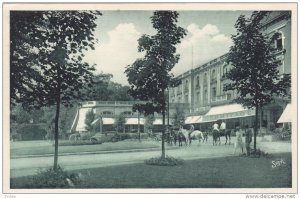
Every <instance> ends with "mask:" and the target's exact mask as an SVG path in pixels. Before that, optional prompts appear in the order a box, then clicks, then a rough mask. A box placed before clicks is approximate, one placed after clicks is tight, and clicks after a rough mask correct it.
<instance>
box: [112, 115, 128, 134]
mask: <svg viewBox="0 0 300 199" xmlns="http://www.w3.org/2000/svg"><path fill="white" fill-rule="evenodd" d="M125 123H126V119H125V116H124V115H123V114H120V115H119V116H118V117H117V118H116V120H115V123H114V127H115V128H116V130H117V132H118V133H119V132H120V131H123V132H124V131H125Z"/></svg>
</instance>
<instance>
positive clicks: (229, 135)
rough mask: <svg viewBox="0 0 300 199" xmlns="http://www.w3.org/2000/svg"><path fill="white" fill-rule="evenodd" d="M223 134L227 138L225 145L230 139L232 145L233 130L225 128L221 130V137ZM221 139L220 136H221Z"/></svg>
mask: <svg viewBox="0 0 300 199" xmlns="http://www.w3.org/2000/svg"><path fill="white" fill-rule="evenodd" d="M221 136H225V138H226V142H225V145H226V144H227V141H228V140H229V143H228V144H229V145H230V141H231V130H230V129H225V130H220V137H221ZM219 139H220V138H219Z"/></svg>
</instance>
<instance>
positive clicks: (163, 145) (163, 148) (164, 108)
mask: <svg viewBox="0 0 300 199" xmlns="http://www.w3.org/2000/svg"><path fill="white" fill-rule="evenodd" d="M163 99H164V100H163V102H164V105H163V109H162V116H163V131H162V138H161V157H162V158H166V152H165V128H166V122H165V118H166V105H165V101H166V98H165V90H163Z"/></svg>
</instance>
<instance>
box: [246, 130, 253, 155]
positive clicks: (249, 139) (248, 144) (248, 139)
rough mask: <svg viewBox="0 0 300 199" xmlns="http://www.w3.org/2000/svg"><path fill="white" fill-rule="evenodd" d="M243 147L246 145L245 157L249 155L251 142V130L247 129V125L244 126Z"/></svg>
mask: <svg viewBox="0 0 300 199" xmlns="http://www.w3.org/2000/svg"><path fill="white" fill-rule="evenodd" d="M245 129H246V131H245V145H246V151H247V156H249V155H250V143H251V142H252V129H251V128H249V126H248V125H246V126H245Z"/></svg>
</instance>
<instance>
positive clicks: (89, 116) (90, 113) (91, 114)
mask: <svg viewBox="0 0 300 199" xmlns="http://www.w3.org/2000/svg"><path fill="white" fill-rule="evenodd" d="M94 120H95V113H94V111H93V110H90V111H88V112H87V113H86V115H85V119H84V123H85V125H86V130H88V131H92V130H93V125H92V122H93V121H94Z"/></svg>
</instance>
